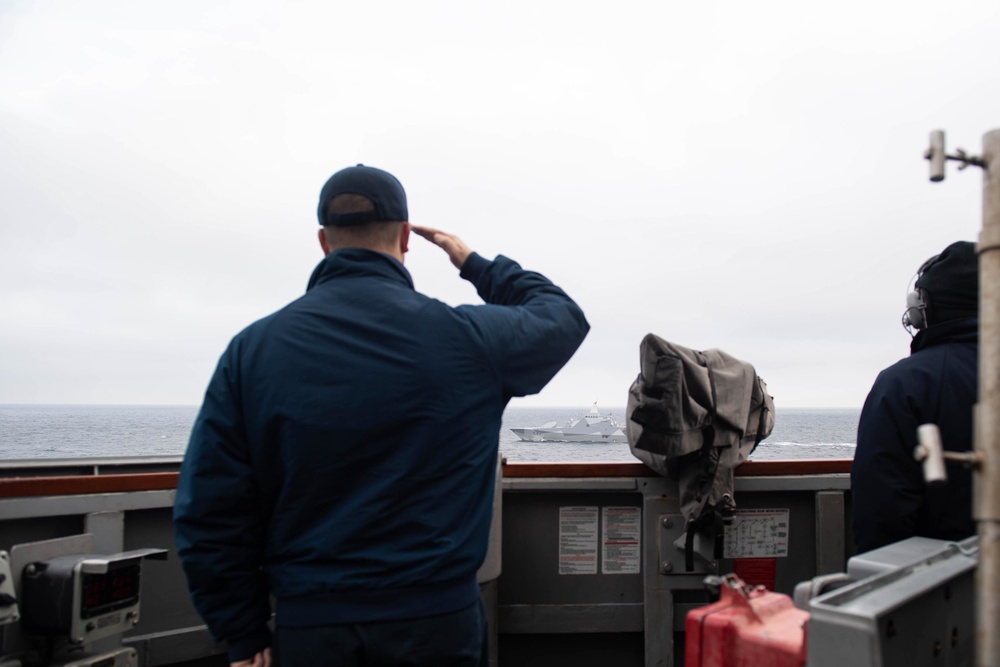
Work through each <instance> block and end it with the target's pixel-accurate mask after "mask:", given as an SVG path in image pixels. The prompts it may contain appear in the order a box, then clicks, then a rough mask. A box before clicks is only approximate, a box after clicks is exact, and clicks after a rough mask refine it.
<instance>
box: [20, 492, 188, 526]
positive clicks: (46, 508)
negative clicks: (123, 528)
mask: <svg viewBox="0 0 1000 667" xmlns="http://www.w3.org/2000/svg"><path fill="white" fill-rule="evenodd" d="M175 494H176V491H174V490H172V489H171V490H167V491H134V492H131V493H95V494H90V495H77V496H39V497H35V498H3V499H0V521H7V520H14V519H34V518H39V517H52V516H80V515H84V514H89V513H91V512H107V511H119V510H131V509H148V508H152V507H173V505H174V495H175Z"/></svg>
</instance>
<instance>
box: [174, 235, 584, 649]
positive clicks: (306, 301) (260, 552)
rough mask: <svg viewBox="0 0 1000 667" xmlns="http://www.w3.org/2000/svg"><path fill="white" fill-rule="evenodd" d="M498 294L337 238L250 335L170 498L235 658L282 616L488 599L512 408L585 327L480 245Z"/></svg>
mask: <svg viewBox="0 0 1000 667" xmlns="http://www.w3.org/2000/svg"><path fill="white" fill-rule="evenodd" d="M461 275H462V277H463V278H465V279H466V280H469V281H470V282H471V283H472V284H473V285H475V286H476V289H477V290H478V292H479V295H480V296H481V297H482V298H483V300H484V301H486V305H479V306H459V307H457V308H453V307H451V306H448V305H446V304H444V303H441V302H440V301H436V300H434V299H431V298H429V297H427V296H424V295H422V294H420V293H418V292H416V291H415V290H414V288H413V283H412V280H411V279H410V274H409V273H408V272H407V270H406V269H405V268H404V267H403V265H402V264H401V263H399V262H398V261H396V260H395V259H393V258H391V257H389V256H388V255H385V254H382V253H378V252H374V251H369V250H362V249H343V250H338V251H335V252H333V253H331V254H330V255H328V256H327V257H326V259H325V260H324V261H323V262H321V264H320V265H319V267H317V269H316V271H315V272H314V273H313V276H312V278H311V279H310V283H309V288H308V291H307V292H306V294H305V295H304V296H302V297H301V298H300V299H298V300H296V301H294V302H292V303H291V304H289V305H288V306H286V307H285V308H284V309H282V310H280V311H278V312H276V313H274V314H273V315H271V316H269V317H266V318H264V319H262V320H260V321H258V322H256V323H254V324H253V325H251V326H250V327H248V328H247V329H245V330H244V331H243V332H241V333H240V334H239V335H237V336H236V337H235V338H234V339H233V340H232V342H231V343H230V345H229V348H228V349H227V350H226V352H225V353H224V354H223V356H222V358H221V360H220V361H219V365H218V368H217V369H216V371H215V375H214V377H213V378H212V380H211V383H210V384H209V387H208V390H207V392H206V395H205V401H204V404H203V406H202V408H201V412H200V413H199V415H198V418H197V420H196V422H195V425H194V428H193V431H192V434H191V441H190V443H189V445H188V449H187V452H186V454H185V457H184V463H183V465H182V468H181V475H180V481H179V484H178V488H177V498H176V502H175V507H174V519H175V526H176V538H177V548H178V553H179V555H180V557H181V560H182V562H183V565H184V570H185V573H186V575H187V577H188V582H189V586H190V588H191V591H192V597H193V599H194V602H195V606H196V607H197V609H198V611H199V613H200V614H201V616H202V617H203V618H204V619H205V621H206V622H207V624H208V626H209V629H210V630H211V632H212V635H213V636H214V637H215V638H216V639H220V640H221V639H224V640H227V641H228V642H229V646H230V658H231V659H233V660H235V659H241V658H246V657H250V656H251V655H252V654H253V653H254V652H256V651H257V650H260V649H261V648H263V647H264V646H266V645H267V643H268V642H269V635H268V632H267V628H266V627H265V623H266V622H267V621H268V618H269V616H270V606H269V604H268V594H269V592H270V593H271V594H273V595H274V596H275V597H276V598H277V622H278V624H279V625H288V626H298V625H310V624H313V625H314V624H335V623H346V622H364V621H371V620H388V619H401V618H416V617H420V616H426V615H431V614H438V613H447V612H448V611H454V610H457V609H460V608H463V607H465V606H468V605H469V604H471V603H472V602H474V601H475V599H476V597H477V596H478V587H477V586H476V583H475V573H476V570H477V569H478V567H479V566H480V564H481V562H482V561H483V558H484V555H485V551H486V546H487V536H488V532H489V526H490V516H491V509H492V494H493V483H494V471H495V463H496V456H497V444H498V437H499V430H500V419H501V415H502V413H503V410H504V407H505V406H506V404H507V402H508V400H509V399H510V398H511V397H512V396H522V395H525V394H531V393H536V392H538V391H539V390H541V389H542V387H543V386H544V385H545V384H546V383H547V382H548V381H549V380H550V379H551V378H552V377H553V376H554V375H555V374H556V372H557V371H558V370H559V369H560V368H561V367H562V366H563V365H564V364H565V363H566V362H567V361H568V360H569V358H570V357H571V356H572V355H573V353H574V352H575V351H576V349H577V347H579V345H580V343H581V342H582V341H583V338H584V336H585V335H586V333H587V331H588V329H589V325H588V324H587V321H586V319H585V318H584V316H583V313H582V311H581V310H580V308H579V307H578V306H577V305H576V304H575V303H574V302H573V301H572V300H571V299H570V298H569V297H568V296H567V295H566V294H565V293H564V292H563V291H562V290H561V289H559V288H558V287H556V286H555V285H553V284H552V283H551V282H549V281H548V280H547V279H546V278H544V277H543V276H541V275H539V274H537V273H533V272H530V271H525V270H523V269H522V268H521V267H520V266H518V264H517V263H515V262H513V261H511V260H509V259H507V258H505V257H503V256H499V257H497V258H496V259H495V260H494V261H492V262H490V261H487V260H485V259H483V258H482V257H480V256H479V255H476V254H472V255H470V257H469V258H468V260H467V261H466V263H465V265H464V267H463V269H462V273H461Z"/></svg>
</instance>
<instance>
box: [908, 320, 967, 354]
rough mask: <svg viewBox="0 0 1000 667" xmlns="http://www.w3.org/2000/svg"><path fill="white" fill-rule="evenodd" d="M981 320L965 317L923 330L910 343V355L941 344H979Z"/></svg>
mask: <svg viewBox="0 0 1000 667" xmlns="http://www.w3.org/2000/svg"><path fill="white" fill-rule="evenodd" d="M978 342H979V318H978V317H963V318H962V319H959V320H948V321H947V322H942V323H941V324H935V325H934V326H932V327H927V328H926V329H921V330H920V331H918V332H917V335H916V336H914V337H913V340H912V341H911V342H910V354H913V353H916V352H919V351H920V350H925V349H927V348H928V347H933V346H935V345H940V344H941V343H978Z"/></svg>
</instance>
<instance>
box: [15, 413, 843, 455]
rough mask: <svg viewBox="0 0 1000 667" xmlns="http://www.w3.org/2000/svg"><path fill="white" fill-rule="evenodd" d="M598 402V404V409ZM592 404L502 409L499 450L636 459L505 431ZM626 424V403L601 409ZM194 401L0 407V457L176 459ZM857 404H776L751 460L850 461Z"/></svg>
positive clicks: (562, 417) (623, 450) (614, 450)
mask: <svg viewBox="0 0 1000 667" xmlns="http://www.w3.org/2000/svg"><path fill="white" fill-rule="evenodd" d="M599 407H600V406H599ZM589 410H590V406H581V407H571V408H541V407H518V406H513V407H508V408H507V411H506V412H505V413H504V418H503V425H502V427H501V429H500V434H499V436H500V450H501V451H502V452H503V453H504V454H505V455H506V456H507V460H508V461H518V462H521V461H634V460H635V458H634V457H633V456H632V454H631V452H630V451H629V448H628V445H627V444H624V443H538V442H521V441H520V440H518V438H517V436H515V435H514V434H513V433H511V431H510V430H509V429H510V428H516V427H525V426H540V425H542V424H544V423H546V422H549V421H556V422H558V423H560V424H562V423H565V422H566V421H567V420H570V419H576V418H579V417H582V416H583V415H585V414H586V413H587V412H588V411H589ZM600 411H601V413H602V414H609V413H610V414H611V416H612V417H613V418H614V419H615V420H616V421H619V422H621V421H624V417H625V410H624V408H600ZM197 412H198V408H197V407H196V406H145V405H0V459H37V458H70V457H85V456H180V455H182V454H183V453H184V448H185V446H186V445H187V440H188V436H189V435H190V433H191V425H192V424H193V423H194V418H195V416H196V414H197ZM859 413H860V410H858V409H805V408H786V409H784V410H782V409H780V408H779V409H778V412H777V420H776V423H775V427H774V431H773V432H772V433H771V435H770V436H769V437H768V438H767V439H766V440H765V441H763V442H762V443H761V444H760V445H759V446H758V447H757V450H756V451H755V452H754V453H753V455H752V456H751V459H752V460H758V461H762V460H775V459H812V458H835V459H836V458H852V457H853V456H854V442H855V437H856V434H857V425H858V415H859Z"/></svg>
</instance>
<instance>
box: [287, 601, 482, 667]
mask: <svg viewBox="0 0 1000 667" xmlns="http://www.w3.org/2000/svg"><path fill="white" fill-rule="evenodd" d="M272 651H273V653H274V659H275V663H276V666H277V667H307V666H308V667H315V666H323V665H328V666H329V667H396V666H397V665H398V666H400V667H403V666H405V667H487V666H488V665H489V643H488V640H487V631H486V614H485V612H484V610H483V607H482V603H481V602H478V601H477V602H476V603H475V604H473V605H471V606H469V607H468V608H466V609H463V610H461V611H457V612H454V613H451V614H442V615H440V616H427V617H424V618H414V619H408V620H405V621H381V622H373V623H358V624H351V625H327V626H318V627H307V628H283V627H279V628H277V629H276V631H275V635H274V646H273V648H272Z"/></svg>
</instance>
